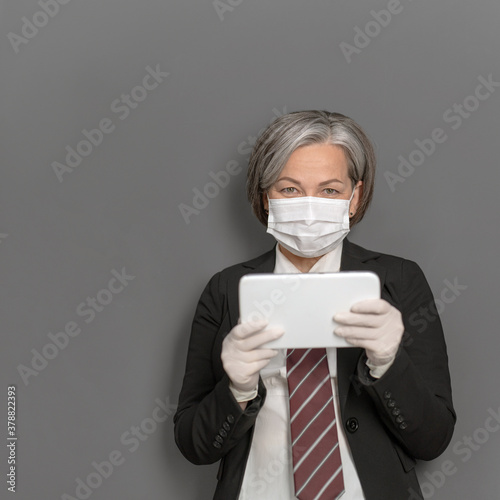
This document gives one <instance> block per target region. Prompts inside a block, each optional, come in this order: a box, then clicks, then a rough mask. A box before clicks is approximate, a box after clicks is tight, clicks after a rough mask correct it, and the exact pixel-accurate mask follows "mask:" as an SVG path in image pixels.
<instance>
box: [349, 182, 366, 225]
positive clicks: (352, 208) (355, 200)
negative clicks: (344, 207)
mask: <svg viewBox="0 0 500 500" xmlns="http://www.w3.org/2000/svg"><path fill="white" fill-rule="evenodd" d="M355 188H356V189H355V191H354V196H353V197H352V200H351V204H350V205H349V217H354V215H355V214H356V211H357V210H358V205H359V203H360V201H361V198H362V197H363V181H358V182H357V183H356V186H355Z"/></svg>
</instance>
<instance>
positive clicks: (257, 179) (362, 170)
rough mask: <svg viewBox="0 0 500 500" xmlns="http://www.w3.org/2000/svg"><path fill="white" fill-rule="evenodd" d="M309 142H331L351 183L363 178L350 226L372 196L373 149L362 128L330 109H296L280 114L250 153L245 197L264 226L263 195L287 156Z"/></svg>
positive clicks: (362, 212)
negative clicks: (341, 154)
mask: <svg viewBox="0 0 500 500" xmlns="http://www.w3.org/2000/svg"><path fill="white" fill-rule="evenodd" d="M310 144H334V145H337V146H340V147H341V148H342V149H343V150H344V153H345V155H346V158H347V164H348V169H349V170H348V173H349V177H350V179H351V180H352V182H353V184H355V183H356V182H358V181H360V180H361V181H363V195H362V197H361V200H360V202H359V204H358V210H357V211H356V213H355V214H354V216H353V217H352V218H351V222H350V224H351V226H353V225H354V224H356V223H358V222H359V221H360V220H361V219H362V218H363V216H364V215H365V212H366V210H367V209H368V206H369V204H370V202H371V199H372V196H373V185H374V181H375V165H376V161H375V152H374V149H373V145H372V143H371V142H370V140H369V139H368V137H367V136H366V134H365V132H364V131H363V129H362V128H361V127H360V126H359V125H358V124H357V123H356V122H355V121H354V120H353V119H351V118H349V117H347V116H344V115H341V114H340V113H331V112H329V111H316V110H311V111H295V112H293V113H288V114H286V115H283V116H280V117H279V118H277V119H276V120H274V121H273V122H272V123H271V125H269V126H268V127H267V128H266V130H264V132H262V134H261V135H260V136H259V138H258V139H257V142H256V143H255V146H254V148H253V151H252V154H251V155H250V159H249V163H248V173H247V196H248V200H249V201H250V203H251V205H252V209H253V212H254V214H255V215H256V216H257V218H258V219H259V221H260V222H262V224H264V225H265V226H267V214H266V212H265V210H264V204H263V200H262V194H263V193H266V192H267V191H268V189H269V188H270V187H271V186H272V185H273V184H274V183H275V182H276V181H277V180H278V177H279V175H280V173H281V171H282V170H283V167H284V166H285V164H286V162H287V161H288V159H289V158H290V155H291V154H292V153H293V152H294V151H295V150H296V149H297V148H299V147H301V146H307V145H310Z"/></svg>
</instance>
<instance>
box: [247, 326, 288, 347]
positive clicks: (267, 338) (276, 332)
mask: <svg viewBox="0 0 500 500" xmlns="http://www.w3.org/2000/svg"><path fill="white" fill-rule="evenodd" d="M284 333H285V331H284V330H283V328H278V327H274V328H267V329H266V330H263V331H261V332H258V333H254V334H253V335H251V336H250V337H247V338H245V339H242V340H241V341H240V343H239V346H238V347H239V349H241V350H242V351H253V350H254V349H258V348H259V347H260V346H261V345H263V344H267V343H268V342H271V341H272V340H276V339H279V338H280V337H281V336H282V335H283V334H284Z"/></svg>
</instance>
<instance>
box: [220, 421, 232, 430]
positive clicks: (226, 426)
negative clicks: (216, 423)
mask: <svg viewBox="0 0 500 500" xmlns="http://www.w3.org/2000/svg"><path fill="white" fill-rule="evenodd" d="M222 428H223V429H224V430H225V431H228V430H229V429H231V426H230V425H229V424H228V423H227V422H224V423H223V424H222Z"/></svg>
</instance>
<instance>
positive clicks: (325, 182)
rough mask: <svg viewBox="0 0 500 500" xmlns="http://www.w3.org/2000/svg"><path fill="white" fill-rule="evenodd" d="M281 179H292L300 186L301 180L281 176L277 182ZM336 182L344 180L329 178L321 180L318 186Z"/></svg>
mask: <svg viewBox="0 0 500 500" xmlns="http://www.w3.org/2000/svg"><path fill="white" fill-rule="evenodd" d="M280 181H290V182H293V183H295V184H297V185H299V186H300V182H299V181H298V180H296V179H293V178H292V177H280V178H279V179H278V180H277V181H276V182H280ZM334 182H337V183H340V184H344V182H342V181H341V180H340V179H328V180H327V181H323V182H320V183H319V184H318V186H326V185H327V184H332V183H334Z"/></svg>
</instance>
